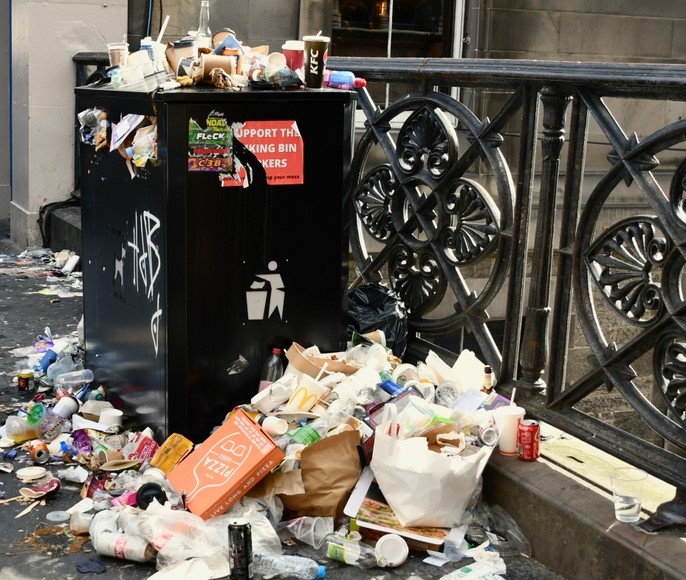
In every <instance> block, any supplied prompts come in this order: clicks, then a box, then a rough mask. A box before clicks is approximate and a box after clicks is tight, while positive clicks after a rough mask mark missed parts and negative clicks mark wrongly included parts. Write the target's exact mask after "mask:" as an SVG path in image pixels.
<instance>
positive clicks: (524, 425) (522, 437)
mask: <svg viewBox="0 0 686 580" xmlns="http://www.w3.org/2000/svg"><path fill="white" fill-rule="evenodd" d="M540 447H541V426H540V425H539V424H538V421H534V420H533V419H521V420H520V421H519V426H518V427H517V457H519V458H520V459H521V460H522V461H536V460H537V459H538V458H539V457H540V456H541V451H540Z"/></svg>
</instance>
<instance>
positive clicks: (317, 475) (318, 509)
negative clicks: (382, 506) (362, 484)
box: [250, 431, 362, 519]
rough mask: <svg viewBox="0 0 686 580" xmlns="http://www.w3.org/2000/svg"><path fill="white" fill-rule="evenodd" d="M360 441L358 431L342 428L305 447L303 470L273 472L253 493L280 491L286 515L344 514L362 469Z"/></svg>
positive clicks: (265, 494)
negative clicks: (359, 451) (335, 433)
mask: <svg viewBox="0 0 686 580" xmlns="http://www.w3.org/2000/svg"><path fill="white" fill-rule="evenodd" d="M359 442H360V434H359V432H358V431H343V432H342V433H338V434H337V435H331V436H329V437H324V439H321V440H320V441H317V442H316V443H315V444H313V445H311V446H310V447H306V448H305V449H303V451H302V455H301V457H300V470H297V471H295V472H291V473H272V474H271V475H269V476H268V477H267V478H265V479H264V480H263V481H262V482H261V485H260V486H259V487H258V488H256V489H253V492H252V493H251V494H250V495H252V496H254V497H259V496H262V497H269V496H270V495H273V494H274V493H277V494H279V497H280V498H281V500H282V501H283V505H284V519H292V518H296V517H301V516H323V517H327V516H330V517H333V518H337V517H341V516H343V508H344V507H345V504H346V502H347V501H348V497H349V496H350V493H351V492H352V490H353V488H354V487H355V484H356V483H357V480H358V479H359V477H360V473H362V465H361V464H360V456H359V453H358V451H357V446H358V444H359ZM300 480H302V487H301V485H300ZM303 488H304V490H305V491H304V493H302V489H303Z"/></svg>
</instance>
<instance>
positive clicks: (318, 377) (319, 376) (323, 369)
mask: <svg viewBox="0 0 686 580" xmlns="http://www.w3.org/2000/svg"><path fill="white" fill-rule="evenodd" d="M328 364H329V363H324V364H323V365H322V369H321V370H320V371H319V374H318V375H317V378H316V379H314V380H315V381H318V380H319V379H321V378H322V375H323V374H324V371H325V370H326V367H327V366H328Z"/></svg>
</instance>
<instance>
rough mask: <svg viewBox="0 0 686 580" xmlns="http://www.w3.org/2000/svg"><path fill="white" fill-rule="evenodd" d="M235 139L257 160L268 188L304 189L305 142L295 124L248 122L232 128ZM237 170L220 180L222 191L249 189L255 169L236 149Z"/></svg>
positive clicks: (294, 122)
mask: <svg viewBox="0 0 686 580" xmlns="http://www.w3.org/2000/svg"><path fill="white" fill-rule="evenodd" d="M231 128H232V130H233V135H234V138H235V140H236V141H238V142H239V143H240V144H241V145H242V146H243V147H245V148H246V149H247V150H248V151H249V152H250V153H252V155H254V156H255V158H256V159H257V161H258V162H259V163H260V165H261V166H262V168H263V169H264V172H265V174H266V176H267V184H268V185H300V184H302V183H304V180H303V158H304V157H303V149H304V147H303V139H302V136H301V135H300V130H299V129H298V124H297V122H296V121H293V120H284V121H245V123H234V124H233V125H232V126H231ZM234 163H235V166H236V167H235V169H234V171H232V172H230V173H223V174H221V176H220V179H221V185H222V187H249V186H250V185H251V175H252V174H253V173H254V170H255V168H250V160H249V159H247V158H246V159H241V154H240V148H239V147H235V148H234Z"/></svg>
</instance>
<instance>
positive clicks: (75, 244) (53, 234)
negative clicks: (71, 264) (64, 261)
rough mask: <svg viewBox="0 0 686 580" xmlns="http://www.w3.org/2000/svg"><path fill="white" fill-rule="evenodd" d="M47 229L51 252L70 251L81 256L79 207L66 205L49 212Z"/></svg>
mask: <svg viewBox="0 0 686 580" xmlns="http://www.w3.org/2000/svg"><path fill="white" fill-rule="evenodd" d="M48 227H49V229H50V243H49V246H50V248H51V249H52V250H54V251H56V252H59V251H61V250H71V251H72V252H74V253H76V254H78V255H79V256H80V255H81V206H78V205H66V206H62V207H59V208H57V209H55V210H54V211H52V212H51V214H50V217H49V224H48Z"/></svg>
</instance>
